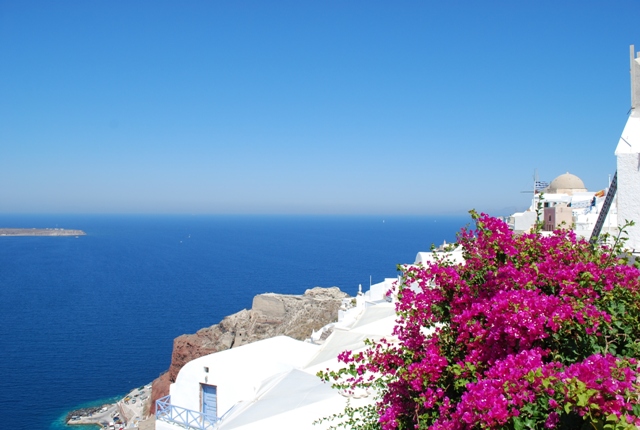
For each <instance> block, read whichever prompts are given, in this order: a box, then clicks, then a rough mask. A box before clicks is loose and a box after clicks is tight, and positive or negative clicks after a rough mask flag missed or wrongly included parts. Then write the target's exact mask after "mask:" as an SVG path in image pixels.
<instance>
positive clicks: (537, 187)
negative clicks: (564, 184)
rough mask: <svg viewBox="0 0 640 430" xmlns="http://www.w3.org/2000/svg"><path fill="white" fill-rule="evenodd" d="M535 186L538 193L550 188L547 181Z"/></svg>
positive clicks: (537, 183) (538, 182)
mask: <svg viewBox="0 0 640 430" xmlns="http://www.w3.org/2000/svg"><path fill="white" fill-rule="evenodd" d="M534 186H535V188H536V191H542V190H544V189H545V188H547V187H548V186H549V183H548V182H545V181H536V183H535V185H534Z"/></svg>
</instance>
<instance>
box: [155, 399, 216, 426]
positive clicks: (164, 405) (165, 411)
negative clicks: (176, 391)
mask: <svg viewBox="0 0 640 430" xmlns="http://www.w3.org/2000/svg"><path fill="white" fill-rule="evenodd" d="M156 420H159V421H164V422H166V423H169V424H173V425H176V426H178V427H182V428H185V429H198V430H214V429H216V423H217V422H218V419H217V418H216V419H214V420H212V419H211V418H209V417H206V416H205V415H204V414H203V413H202V412H197V411H192V410H191V409H186V408H181V407H180V406H173V405H172V404H171V396H165V397H162V398H160V399H158V400H156Z"/></svg>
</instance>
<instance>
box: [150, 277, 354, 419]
mask: <svg viewBox="0 0 640 430" xmlns="http://www.w3.org/2000/svg"><path fill="white" fill-rule="evenodd" d="M345 297H348V294H346V293H343V292H342V291H340V289H339V288H338V287H331V288H321V287H315V288H312V289H310V290H307V291H305V293H304V294H303V295H302V296H294V295H284V294H274V293H266V294H260V295H257V296H255V297H254V298H253V304H252V306H251V309H250V310H246V309H243V310H241V311H240V312H237V313H235V314H233V315H229V316H227V317H225V318H224V319H223V320H222V321H220V323H218V324H215V325H212V326H211V327H207V328H203V329H201V330H198V331H197V332H196V333H195V334H183V335H182V336H179V337H177V338H175V340H174V341H173V353H172V354H171V365H170V367H169V370H168V371H167V372H165V373H163V374H162V375H161V376H160V377H159V378H157V379H156V380H155V381H153V386H152V394H151V413H153V412H155V404H156V403H155V401H156V400H157V399H159V398H161V397H164V396H166V395H167V394H169V385H170V384H172V383H173V382H175V380H176V378H177V376H178V372H179V371H180V369H182V366H184V365H185V364H186V363H188V362H189V361H191V360H193V359H196V358H198V357H202V356H204V355H208V354H212V353H214V352H218V351H224V350H225V349H230V348H235V347H237V346H241V345H245V344H247V343H251V342H255V341H257V340H262V339H267V338H270V337H274V336H280V335H284V336H290V337H292V338H294V339H298V340H304V339H307V338H308V337H309V336H311V333H312V331H314V330H319V329H320V328H322V327H324V326H325V325H327V324H329V323H331V322H334V321H337V319H338V309H339V308H340V305H341V304H342V299H343V298H345Z"/></svg>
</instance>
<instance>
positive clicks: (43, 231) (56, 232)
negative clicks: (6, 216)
mask: <svg viewBox="0 0 640 430" xmlns="http://www.w3.org/2000/svg"><path fill="white" fill-rule="evenodd" d="M85 235H86V233H85V232H84V231H82V230H67V229H64V228H0V236H85Z"/></svg>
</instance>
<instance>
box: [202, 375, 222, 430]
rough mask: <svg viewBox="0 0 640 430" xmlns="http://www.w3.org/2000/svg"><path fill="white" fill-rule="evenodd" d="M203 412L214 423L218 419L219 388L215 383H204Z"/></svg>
mask: <svg viewBox="0 0 640 430" xmlns="http://www.w3.org/2000/svg"><path fill="white" fill-rule="evenodd" d="M202 414H203V415H204V416H205V417H207V419H208V420H209V421H210V422H212V423H215V422H216V420H217V419H218V389H217V388H216V386H215V385H204V384H203V385H202Z"/></svg>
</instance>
